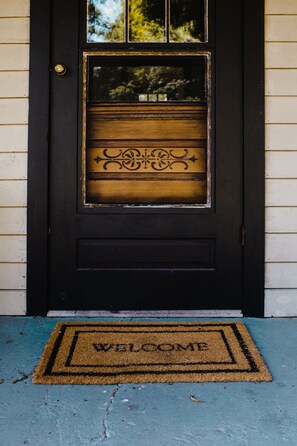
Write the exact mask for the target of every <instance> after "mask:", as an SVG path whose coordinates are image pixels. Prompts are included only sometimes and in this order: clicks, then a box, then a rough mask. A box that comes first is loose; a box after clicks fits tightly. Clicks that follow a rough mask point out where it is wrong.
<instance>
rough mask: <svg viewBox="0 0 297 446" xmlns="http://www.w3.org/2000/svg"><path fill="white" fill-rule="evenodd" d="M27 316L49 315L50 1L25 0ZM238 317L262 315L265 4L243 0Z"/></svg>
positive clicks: (259, 0)
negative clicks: (241, 226) (240, 292)
mask: <svg viewBox="0 0 297 446" xmlns="http://www.w3.org/2000/svg"><path fill="white" fill-rule="evenodd" d="M30 3H31V6H30V9H31V11H30V20H31V28H30V80H29V140H28V152H29V153H28V217H27V228H28V229H27V234H28V236H27V258H28V264H27V314H28V315H29V316H35V315H46V314H47V311H48V252H49V240H48V231H49V227H48V217H49V197H48V193H49V188H48V183H49V155H50V154H49V141H50V135H49V116H50V70H51V68H50V40H51V32H52V30H51V0H44V1H43V4H42V8H40V2H38V1H37V0H31V1H30ZM243 8H244V17H243V30H244V36H243V120H244V122H243V152H244V153H243V221H244V230H243V231H244V233H245V235H244V238H245V246H244V248H243V271H242V274H243V278H242V279H243V295H242V299H243V308H242V312H243V315H244V316H246V317H263V316H264V261H265V258H264V209H265V193H264V191H265V189H264V179H265V173H264V169H265V164H264V152H265V151H264V148H265V145H264V143H265V141H264V0H249V1H244V4H243ZM255 166H257V169H255Z"/></svg>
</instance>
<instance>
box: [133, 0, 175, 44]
mask: <svg viewBox="0 0 297 446" xmlns="http://www.w3.org/2000/svg"><path fill="white" fill-rule="evenodd" d="M165 41H166V36H165V0H129V42H165Z"/></svg>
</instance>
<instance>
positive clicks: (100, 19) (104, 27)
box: [87, 0, 125, 43]
mask: <svg viewBox="0 0 297 446" xmlns="http://www.w3.org/2000/svg"><path fill="white" fill-rule="evenodd" d="M87 41H88V42H89V43H98V42H124V41H125V0H89V1H88V24H87Z"/></svg>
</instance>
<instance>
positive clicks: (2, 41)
mask: <svg viewBox="0 0 297 446" xmlns="http://www.w3.org/2000/svg"><path fill="white" fill-rule="evenodd" d="M29 11H30V1H29V0H2V1H1V2H0V314H4V315H24V314H26V290H25V289H26V204H27V150H28V143H27V139H28V94H29V87H28V84H29Z"/></svg>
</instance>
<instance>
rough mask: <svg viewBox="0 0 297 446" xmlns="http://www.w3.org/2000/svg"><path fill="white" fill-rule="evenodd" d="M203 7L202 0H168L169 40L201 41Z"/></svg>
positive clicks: (202, 36)
mask: <svg viewBox="0 0 297 446" xmlns="http://www.w3.org/2000/svg"><path fill="white" fill-rule="evenodd" d="M204 8H205V6H204V0H183V1H181V0H170V40H171V41H173V42H201V41H203V38H204ZM193 11H195V14H193Z"/></svg>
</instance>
